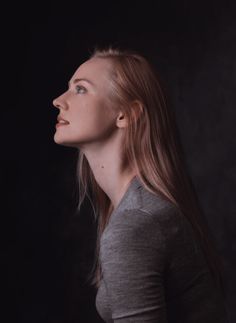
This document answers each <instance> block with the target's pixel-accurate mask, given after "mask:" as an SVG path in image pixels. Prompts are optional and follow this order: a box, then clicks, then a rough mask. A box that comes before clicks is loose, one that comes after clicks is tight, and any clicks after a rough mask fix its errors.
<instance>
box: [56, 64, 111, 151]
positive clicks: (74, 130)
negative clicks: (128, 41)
mask: <svg viewBox="0 0 236 323" xmlns="http://www.w3.org/2000/svg"><path fill="white" fill-rule="evenodd" d="M111 64H112V63H111V62H110V61H109V60H107V59H100V58H92V59H90V60H88V61H86V62H85V63H83V64H82V65H80V67H79V68H78V69H77V70H76V71H75V73H74V75H73V76H72V78H71V80H70V82H69V88H68V90H67V91H66V92H64V93H63V94H62V95H60V96H59V97H58V98H56V99H55V100H54V101H53V105H54V106H55V107H56V108H58V109H59V110H60V112H59V114H58V117H61V118H62V119H64V120H66V121H67V123H64V124H63V123H60V124H57V125H56V132H55V134H54V141H55V142H56V143H57V144H61V145H65V146H71V147H77V148H81V147H83V145H87V144H89V143H100V142H103V141H104V140H106V139H108V138H109V136H110V135H111V133H112V132H113V130H114V129H115V128H116V122H115V121H116V117H117V113H116V112H115V109H113V107H112V106H111V101H110V100H109V86H110V81H109V73H110V70H111V68H112V65H111Z"/></svg>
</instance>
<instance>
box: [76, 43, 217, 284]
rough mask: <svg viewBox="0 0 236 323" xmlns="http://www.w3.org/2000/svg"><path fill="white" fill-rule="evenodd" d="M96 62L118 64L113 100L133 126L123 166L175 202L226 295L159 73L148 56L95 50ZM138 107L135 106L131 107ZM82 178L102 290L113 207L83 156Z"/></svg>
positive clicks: (96, 277)
mask: <svg viewBox="0 0 236 323" xmlns="http://www.w3.org/2000/svg"><path fill="white" fill-rule="evenodd" d="M93 57H96V58H100V59H106V60H110V61H111V62H112V63H113V65H112V66H113V71H112V73H111V75H110V82H111V93H110V95H111V99H112V100H113V102H114V103H115V105H117V106H119V107H120V108H121V109H123V112H124V113H125V115H126V116H127V119H128V125H129V126H128V127H126V128H125V131H126V133H125V135H124V138H125V139H124V143H123V147H124V151H123V153H124V154H123V162H124V163H128V164H129V165H132V167H134V169H135V170H136V172H137V176H138V178H139V180H140V181H141V182H142V183H143V185H144V186H145V187H146V189H147V190H149V191H150V192H152V193H154V194H158V195H161V196H162V197H163V198H165V199H167V200H168V201H170V202H172V203H173V204H174V205H175V206H177V208H178V209H179V210H180V211H181V212H182V214H183V216H186V217H187V218H188V220H189V221H190V222H191V224H192V226H193V228H194V230H195V232H196V234H197V236H198V238H199V241H200V242H201V245H202V248H203V251H204V253H205V256H206V259H207V261H208V265H209V268H210V271H211V273H212V275H213V276H214V278H215V280H216V282H217V284H218V286H219V287H221V289H222V277H221V269H222V267H221V266H222V264H221V261H220V258H219V256H218V255H217V253H216V252H215V249H214V246H213V244H212V236H211V235H210V234H211V233H210V232H209V230H208V228H207V222H206V221H205V220H204V217H203V216H202V211H201V207H200V205H199V201H198V198H197V194H196V192H195V189H194V185H193V183H192V180H191V178H190V176H189V175H188V172H187V165H186V162H185V159H184V153H183V149H182V146H181V140H180V139H179V132H178V127H177V125H176V122H175V115H174V112H173V110H172V109H170V108H169V106H168V104H167V99H166V95H165V94H164V91H163V88H162V86H161V83H160V79H159V77H158V75H157V72H154V70H155V69H154V67H153V66H152V65H151V64H150V63H149V61H148V60H147V59H146V58H145V57H144V56H142V55H140V54H138V53H136V52H134V51H129V50H119V49H114V48H112V47H111V46H110V47H108V48H106V49H95V51H94V52H93V54H92V55H91V56H90V58H93ZM134 102H136V104H135V105H132V103H134ZM135 109H136V111H135ZM137 111H139V113H136V112H137ZM137 116H138V117H137ZM77 176H78V184H79V203H78V209H80V207H81V204H82V202H83V200H84V198H85V196H86V195H87V196H88V197H89V198H90V195H89V194H88V190H89V189H91V193H92V199H93V202H94V204H95V208H94V212H95V216H96V219H97V220H98V222H97V243H96V257H95V261H94V267H93V269H92V271H91V275H90V276H89V277H90V278H89V279H91V284H92V285H95V286H96V287H98V286H99V281H100V278H101V267H100V263H99V245H100V237H101V235H102V232H103V230H104V229H105V227H106V225H107V223H108V221H109V217H110V215H111V212H112V210H113V207H112V204H111V201H110V200H109V198H108V196H107V195H106V194H105V193H104V191H103V190H102V189H101V188H100V187H99V186H98V184H97V183H96V181H95V178H94V175H93V173H92V171H91V169H90V166H89V164H88V161H87V159H86V157H85V155H84V154H83V152H81V151H79V156H78V164H77ZM117 270H119V269H117Z"/></svg>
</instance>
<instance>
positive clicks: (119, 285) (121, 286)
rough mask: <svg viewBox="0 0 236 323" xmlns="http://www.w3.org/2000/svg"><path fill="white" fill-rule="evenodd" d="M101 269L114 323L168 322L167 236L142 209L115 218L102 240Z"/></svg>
mask: <svg viewBox="0 0 236 323" xmlns="http://www.w3.org/2000/svg"><path fill="white" fill-rule="evenodd" d="M101 242H102V243H101V253H100V257H101V266H102V275H103V279H104V283H105V286H106V289H107V295H108V299H109V301H110V306H111V311H112V318H113V320H114V322H127V321H129V322H143V323H144V322H158V323H161V322H163V323H164V322H167V319H166V303H165V289H164V281H163V280H164V270H165V263H166V244H165V236H164V235H163V233H162V230H161V228H160V226H159V225H158V222H157V220H156V219H155V217H154V216H153V215H151V214H148V213H146V212H144V211H140V210H127V211H126V212H125V213H123V214H119V215H118V216H116V219H115V220H114V221H113V223H112V224H111V225H110V227H109V230H108V231H107V232H106V235H104V237H103V239H102V241H101Z"/></svg>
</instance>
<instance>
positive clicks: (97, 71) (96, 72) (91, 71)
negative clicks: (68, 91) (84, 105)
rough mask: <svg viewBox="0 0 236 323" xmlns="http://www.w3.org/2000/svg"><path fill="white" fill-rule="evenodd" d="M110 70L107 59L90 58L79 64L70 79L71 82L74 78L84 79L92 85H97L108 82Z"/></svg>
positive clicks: (109, 63)
mask: <svg viewBox="0 0 236 323" xmlns="http://www.w3.org/2000/svg"><path fill="white" fill-rule="evenodd" d="M111 70H112V63H111V61H110V60H108V59H103V58H91V59H89V60H87V61H85V62H84V63H83V64H81V65H80V66H79V67H78V68H77V70H76V71H75V73H74V75H73V76H72V78H71V81H72V82H73V80H74V79H76V78H86V79H89V80H90V81H92V82H93V83H94V84H97V85H99V84H100V82H102V81H107V80H109V75H110V72H111Z"/></svg>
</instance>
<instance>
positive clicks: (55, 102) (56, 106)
mask: <svg viewBox="0 0 236 323" xmlns="http://www.w3.org/2000/svg"><path fill="white" fill-rule="evenodd" d="M52 104H53V105H54V107H55V108H60V104H59V103H58V101H57V99H54V100H53V101H52Z"/></svg>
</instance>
